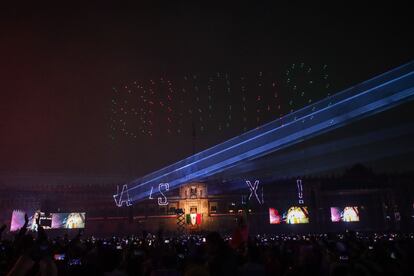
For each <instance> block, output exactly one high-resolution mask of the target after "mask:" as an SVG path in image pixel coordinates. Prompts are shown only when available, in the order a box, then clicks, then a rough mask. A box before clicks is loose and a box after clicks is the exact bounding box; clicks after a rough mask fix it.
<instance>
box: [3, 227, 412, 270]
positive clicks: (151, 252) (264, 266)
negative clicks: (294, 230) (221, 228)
mask: <svg viewBox="0 0 414 276" xmlns="http://www.w3.org/2000/svg"><path fill="white" fill-rule="evenodd" d="M5 228H6V226H3V227H2V228H1V232H3V231H4V229H5ZM244 230H245V229H240V228H239V229H238V230H237V231H235V232H234V233H229V234H228V235H225V234H219V233H218V232H209V233H197V234H185V235H184V234H181V235H167V234H165V233H163V232H162V231H159V232H158V233H156V234H151V233H147V232H145V231H143V232H142V233H139V234H138V235H136V236H129V237H116V236H113V237H110V238H95V237H93V236H91V237H84V236H83V235H82V232H81V231H80V232H79V233H78V234H77V235H76V236H75V237H72V238H69V237H68V236H67V235H64V236H62V237H54V238H50V237H48V236H47V233H46V232H45V230H44V229H43V228H42V227H39V229H38V232H36V233H34V232H30V231H27V229H26V227H23V228H21V229H20V231H19V232H18V233H16V234H15V235H14V237H13V238H12V239H1V252H0V275H113V276H123V275H125V276H126V275H149V276H157V275H186V276H192V275H199V276H203V275H232V276H235V275H255V276H260V275H412V271H411V270H412V268H411V267H412V266H411V262H410V261H411V260H413V259H414V258H413V257H414V251H413V250H412V249H413V248H414V247H413V245H414V235H413V234H402V233H386V234H385V233H382V234H379V233H358V232H351V231H350V232H345V233H342V234H338V233H336V234H306V235H296V234H295V235H293V234H289V235H287V234H286V235H269V234H263V235H254V236H249V235H247V232H246V231H244Z"/></svg>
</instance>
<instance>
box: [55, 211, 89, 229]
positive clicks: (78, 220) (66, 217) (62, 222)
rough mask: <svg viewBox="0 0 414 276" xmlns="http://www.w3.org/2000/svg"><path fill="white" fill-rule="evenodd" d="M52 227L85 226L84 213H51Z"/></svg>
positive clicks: (73, 227)
mask: <svg viewBox="0 0 414 276" xmlns="http://www.w3.org/2000/svg"><path fill="white" fill-rule="evenodd" d="M52 228H53V229H76V228H85V213H53V214H52Z"/></svg>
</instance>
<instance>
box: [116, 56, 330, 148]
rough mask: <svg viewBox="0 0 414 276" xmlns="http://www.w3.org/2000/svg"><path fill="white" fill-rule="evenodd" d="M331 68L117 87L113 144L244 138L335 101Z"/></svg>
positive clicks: (164, 80)
mask: <svg viewBox="0 0 414 276" xmlns="http://www.w3.org/2000/svg"><path fill="white" fill-rule="evenodd" d="M330 91H331V84H330V79H329V75H328V66H327V65H322V66H317V67H312V66H310V65H308V64H305V63H303V62H302V63H293V64H291V65H290V66H288V68H286V70H284V72H283V74H277V73H274V72H256V73H253V74H246V75H241V74H231V73H229V72H215V73H211V74H187V75H184V76H183V77H182V78H179V79H177V78H174V79H170V78H168V77H166V76H162V77H159V78H157V79H146V80H140V81H138V80H135V81H133V82H131V83H128V84H124V85H120V86H119V87H113V93H112V97H111V105H110V109H111V110H110V116H109V117H110V118H109V120H110V124H109V127H110V135H109V137H110V139H112V140H115V139H117V138H120V137H129V138H132V139H134V138H137V137H139V136H149V137H151V136H160V135H162V136H165V135H195V133H196V135H198V136H202V135H214V134H216V133H219V132H227V131H236V132H238V133H242V132H245V131H248V130H250V129H253V128H255V127H258V126H260V125H262V124H264V123H266V122H269V121H271V120H275V119H277V118H279V117H281V116H283V115H286V114H288V113H291V112H293V111H295V110H298V109H300V108H301V107H304V106H306V105H308V104H311V103H312V102H314V101H317V100H319V99H322V98H325V97H327V96H329V95H330V94H329V93H330Z"/></svg>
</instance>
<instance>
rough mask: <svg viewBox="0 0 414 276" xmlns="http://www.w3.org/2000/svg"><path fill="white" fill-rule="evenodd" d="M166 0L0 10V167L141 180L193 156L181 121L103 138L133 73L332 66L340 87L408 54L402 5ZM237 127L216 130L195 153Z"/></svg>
mask: <svg viewBox="0 0 414 276" xmlns="http://www.w3.org/2000/svg"><path fill="white" fill-rule="evenodd" d="M136 2H137V3H138V2H139V1H136ZM151 2H153V3H155V2H154V1H151ZM165 2H169V3H158V4H152V5H151V6H149V5H147V6H145V5H142V4H135V5H125V6H121V5H107V4H103V3H100V2H97V3H95V4H90V3H88V4H86V3H83V4H82V5H80V6H78V7H57V6H54V5H56V4H51V5H43V6H40V5H38V4H36V5H33V6H32V7H27V6H25V7H8V8H4V9H2V10H1V11H0V35H1V38H2V39H1V43H0V60H1V67H0V76H1V101H0V118H1V121H0V131H1V134H2V135H1V138H0V156H1V158H0V171H3V172H29V173H37V172H42V173H76V174H127V175H130V176H140V175H142V174H144V173H147V172H150V171H152V170H156V169H158V168H160V167H162V166H164V165H168V164H169V163H171V162H173V161H177V160H179V159H182V158H184V157H186V156H188V155H190V154H192V152H193V147H192V136H191V131H188V126H186V127H185V128H186V131H187V133H190V134H188V135H185V134H181V135H176V134H169V135H163V134H162V132H159V133H160V134H159V135H155V136H148V135H138V136H137V138H135V139H126V138H125V137H123V138H122V137H121V138H119V139H115V140H113V139H110V134H111V129H110V119H111V111H110V110H111V99H112V98H113V88H114V87H118V88H120V87H123V86H124V85H126V84H131V83H133V82H134V81H136V80H138V81H145V80H146V81H148V80H149V79H159V78H160V77H167V78H169V79H170V80H171V81H173V82H174V83H179V82H180V81H181V80H182V77H183V76H186V75H187V76H192V75H194V74H198V75H199V76H210V75H214V74H216V73H217V72H221V73H223V72H227V73H229V74H232V75H238V76H239V75H246V76H252V75H255V74H257V73H258V72H274V73H275V75H276V76H279V75H282V74H283V72H285V71H286V68H288V67H289V66H291V65H292V64H300V63H305V64H306V65H312V66H313V67H314V68H319V67H321V66H323V65H324V64H327V65H328V66H329V74H330V83H331V85H332V87H333V88H334V89H336V90H335V91H332V92H337V91H339V90H341V89H344V88H347V87H349V86H351V85H354V84H357V83H358V82H360V81H364V80H366V79H368V78H370V77H373V76H375V75H377V74H380V73H383V72H385V71H387V70H390V69H392V68H394V67H396V66H399V65H402V64H404V63H406V62H409V61H411V60H412V59H413V57H414V52H413V50H412V49H414V43H413V42H412V39H411V37H412V28H411V29H410V27H409V26H410V23H412V19H411V17H410V15H409V13H408V12H409V11H410V9H409V8H408V7H407V6H401V5H397V4H394V5H393V6H391V5H390V4H381V3H376V5H375V6H374V7H370V8H361V7H360V6H356V5H355V6H353V5H352V4H346V5H345V4H343V5H338V4H336V5H332V6H324V7H322V6H306V7H305V6H299V5H297V6H280V5H276V4H272V5H271V4H263V3H267V2H263V3H257V2H259V1H249V2H251V3H249V4H247V3H246V2H244V1H237V2H234V3H233V4H232V5H230V4H227V5H226V6H223V5H216V6H214V7H213V6H212V5H210V6H201V5H197V4H194V3H192V2H179V1H165ZM260 2H261V1H260ZM269 2H270V1H269ZM278 74H279V75H278ZM277 81H280V82H282V80H278V79H277ZM252 82H253V81H252ZM252 93H253V91H252ZM281 93H283V89H282V90H281ZM215 101H216V103H215V104H218V103H219V102H220V97H217V98H216V100H215ZM248 116H254V114H250V113H248ZM275 118H277V116H276V117H275ZM236 120H237V118H236ZM210 124H211V122H210ZM156 128H158V129H164V128H166V126H165V125H162V124H161V123H159V125H157V126H156ZM239 133H241V131H239V129H236V128H235V129H231V127H230V130H229V131H227V132H220V131H213V130H211V131H209V132H208V133H207V134H205V135H200V137H199V138H197V139H198V140H197V143H196V150H200V149H203V148H206V147H208V146H211V145H214V144H215V143H217V142H220V141H224V140H226V139H228V138H230V137H231V136H233V135H236V134H239Z"/></svg>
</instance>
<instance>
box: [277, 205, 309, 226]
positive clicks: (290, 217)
mask: <svg viewBox="0 0 414 276" xmlns="http://www.w3.org/2000/svg"><path fill="white" fill-rule="evenodd" d="M269 222H270V224H301V223H309V212H308V207H306V206H292V207H290V208H289V209H288V210H287V211H284V212H281V211H279V210H277V209H275V208H269Z"/></svg>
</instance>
